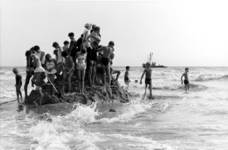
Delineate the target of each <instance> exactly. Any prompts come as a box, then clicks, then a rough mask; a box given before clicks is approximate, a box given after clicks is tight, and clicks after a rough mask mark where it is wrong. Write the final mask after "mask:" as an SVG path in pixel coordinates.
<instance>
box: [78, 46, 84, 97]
mask: <svg viewBox="0 0 228 150" xmlns="http://www.w3.org/2000/svg"><path fill="white" fill-rule="evenodd" d="M76 61H77V72H78V88H79V93H81V94H84V92H83V91H84V78H85V70H86V50H85V48H82V49H81V51H80V52H78V53H77V60H76Z"/></svg>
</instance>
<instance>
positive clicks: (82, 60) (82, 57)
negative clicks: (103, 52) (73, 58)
mask: <svg viewBox="0 0 228 150" xmlns="http://www.w3.org/2000/svg"><path fill="white" fill-rule="evenodd" d="M85 60H86V54H79V56H78V58H77V69H79V70H85V69H86V63H85Z"/></svg>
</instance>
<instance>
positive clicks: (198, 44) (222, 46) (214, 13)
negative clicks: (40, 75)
mask: <svg viewBox="0 0 228 150" xmlns="http://www.w3.org/2000/svg"><path fill="white" fill-rule="evenodd" d="M0 6H1V17H0V24H1V27H0V29H1V32H0V35H1V43H0V65H1V66H24V65H25V64H26V63H25V51H26V50H28V49H29V48H30V47H32V46H34V45H39V46H40V48H41V50H43V51H45V52H46V53H50V54H52V56H53V47H52V43H53V42H58V43H60V44H61V45H63V41H65V40H69V38H68V33H69V32H74V33H75V38H76V39H77V38H78V37H79V36H80V35H81V34H82V32H83V31H84V25H85V23H94V24H96V25H98V26H100V28H101V36H102V39H101V44H102V45H107V44H108V42H109V41H110V40H113V41H114V42H115V56H116V57H115V60H114V65H115V66H126V65H129V66H141V64H142V63H144V62H145V61H146V59H147V55H148V54H149V53H150V52H153V54H154V55H153V61H156V62H157V63H158V64H162V65H167V66H228V2H227V1H217V0H215V1H208V0H206V1H159V0H157V1H146V2H139V1H138V2H137V1H136V2H129V1H125V2H121V1H115V2H78V1H55V0H49V1H40V0H37V1H34V0H23V1H22V0H18V1H16V0H7V1H6V0H2V1H1V4H0Z"/></svg>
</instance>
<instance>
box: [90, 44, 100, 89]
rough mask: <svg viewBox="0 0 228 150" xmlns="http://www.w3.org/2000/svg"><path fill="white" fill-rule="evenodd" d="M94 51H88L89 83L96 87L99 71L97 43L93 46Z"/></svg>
mask: <svg viewBox="0 0 228 150" xmlns="http://www.w3.org/2000/svg"><path fill="white" fill-rule="evenodd" d="M91 46H92V49H88V50H89V51H88V59H87V62H88V61H89V62H90V63H89V66H88V67H89V83H90V85H91V86H93V85H95V76H96V70H97V52H98V50H97V48H98V43H97V41H94V42H93V43H92V44H91Z"/></svg>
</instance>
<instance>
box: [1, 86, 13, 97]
mask: <svg viewBox="0 0 228 150" xmlns="http://www.w3.org/2000/svg"><path fill="white" fill-rule="evenodd" d="M0 93H1V94H0V98H11V97H16V91H15V89H13V88H8V89H6V88H4V89H3V88H0Z"/></svg>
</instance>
